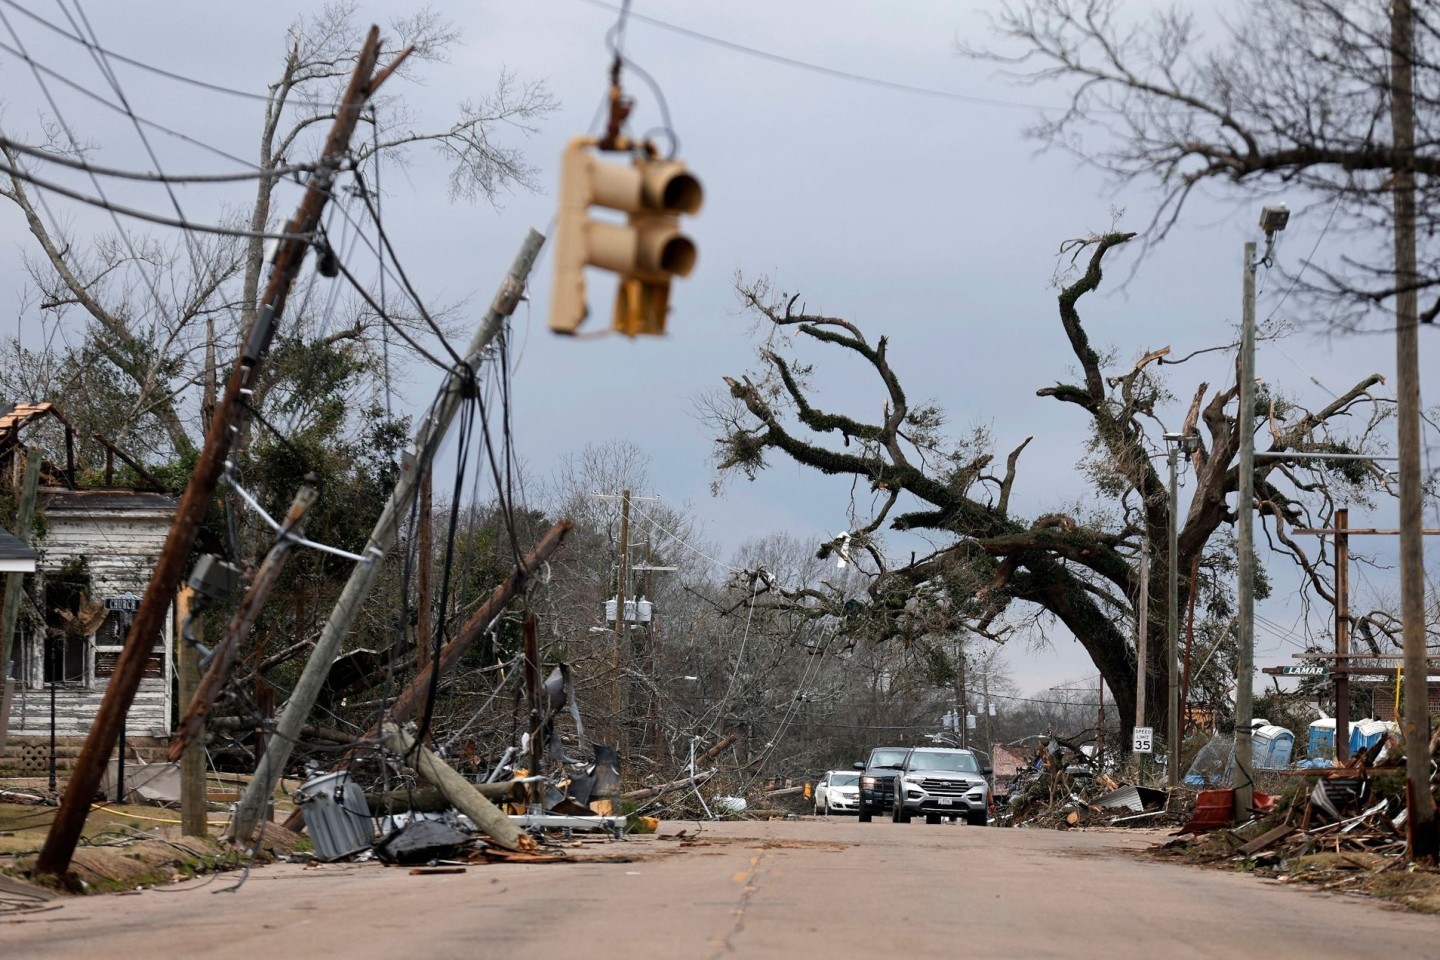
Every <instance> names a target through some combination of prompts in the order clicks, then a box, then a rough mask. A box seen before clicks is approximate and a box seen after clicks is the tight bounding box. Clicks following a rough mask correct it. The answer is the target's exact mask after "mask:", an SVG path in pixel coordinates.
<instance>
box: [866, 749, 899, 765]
mask: <svg viewBox="0 0 1440 960" xmlns="http://www.w3.org/2000/svg"><path fill="white" fill-rule="evenodd" d="M904 762H905V751H904V750H876V751H875V752H874V753H872V754H870V766H872V767H898V766H900V764H902V763H904Z"/></svg>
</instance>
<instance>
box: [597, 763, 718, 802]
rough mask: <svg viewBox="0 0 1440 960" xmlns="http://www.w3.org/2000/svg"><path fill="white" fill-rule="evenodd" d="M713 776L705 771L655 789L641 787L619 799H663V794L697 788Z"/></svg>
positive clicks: (622, 795)
mask: <svg viewBox="0 0 1440 960" xmlns="http://www.w3.org/2000/svg"><path fill="white" fill-rule="evenodd" d="M713 776H715V771H714V770H705V771H703V772H701V773H697V774H695V776H693V777H686V778H685V779H684V780H672V781H670V782H669V783H662V784H660V785H659V786H656V787H642V788H641V789H639V790H631V791H630V792H629V793H622V794H620V799H621V800H649V799H650V798H652V797H663V796H664V795H665V794H667V793H674V792H675V791H676V790H684V789H686V788H687V787H698V786H700V784H702V783H704V782H705V781H706V780H709V779H710V778H711V777H713Z"/></svg>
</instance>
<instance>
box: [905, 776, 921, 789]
mask: <svg viewBox="0 0 1440 960" xmlns="http://www.w3.org/2000/svg"><path fill="white" fill-rule="evenodd" d="M901 779H902V780H904V781H905V782H906V783H907V784H909V785H910V786H912V787H914V786H919V784H920V781H921V780H923V779H925V778H924V777H912V776H908V775H907V776H905V777H902V778H901Z"/></svg>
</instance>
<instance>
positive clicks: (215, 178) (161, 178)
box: [0, 0, 315, 183]
mask: <svg viewBox="0 0 1440 960" xmlns="http://www.w3.org/2000/svg"><path fill="white" fill-rule="evenodd" d="M0 2H5V0H0ZM0 147H4V148H6V149H8V150H13V151H15V152H16V153H23V154H25V155H26V156H30V157H35V158H36V159H38V160H44V161H45V162H46V163H55V164H59V165H60V166H63V167H69V168H71V169H72V170H83V171H85V172H86V173H91V174H98V175H99V176H102V177H116V178H119V179H123V180H142V181H145V182H147V183H229V182H233V181H237V180H261V179H264V178H267V177H276V178H280V177H289V176H294V175H295V174H299V173H311V172H313V171H314V170H315V165H314V164H313V163H297V164H291V165H289V166H284V167H273V168H271V169H269V170H261V169H259V168H256V169H255V170H248V171H246V172H244V173H190V174H173V173H169V174H167V173H157V172H151V171H149V170H122V169H120V168H117V167H102V166H99V165H98V164H93V163H90V162H88V161H85V160H79V159H76V158H74V157H67V156H65V155H64V154H63V153H56V152H55V151H53V150H46V149H44V148H42V147H35V146H31V145H30V144H27V143H21V142H20V141H19V140H12V139H10V138H9V137H7V136H5V135H4V134H0ZM296 182H297V183H298V182H299V181H298V179H297V181H296Z"/></svg>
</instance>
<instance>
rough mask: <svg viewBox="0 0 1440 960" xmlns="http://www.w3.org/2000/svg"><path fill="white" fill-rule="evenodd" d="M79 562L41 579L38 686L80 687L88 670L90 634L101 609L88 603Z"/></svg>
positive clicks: (86, 581) (87, 582)
mask: <svg viewBox="0 0 1440 960" xmlns="http://www.w3.org/2000/svg"><path fill="white" fill-rule="evenodd" d="M89 593H90V576H89V573H88V572H87V571H86V569H85V565H84V563H83V562H79V563H75V564H71V565H67V566H66V567H64V568H62V569H60V570H57V571H54V572H52V573H48V574H46V576H45V631H44V642H43V644H42V645H41V650H40V679H41V682H42V683H45V684H51V683H63V684H83V683H85V682H87V680H88V675H89V672H90V671H89V667H90V635H91V634H93V633H94V632H95V628H96V625H97V621H98V619H99V618H100V617H102V616H104V608H103V607H101V606H100V605H99V604H98V603H95V602H94V601H92V600H90V597H89Z"/></svg>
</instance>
